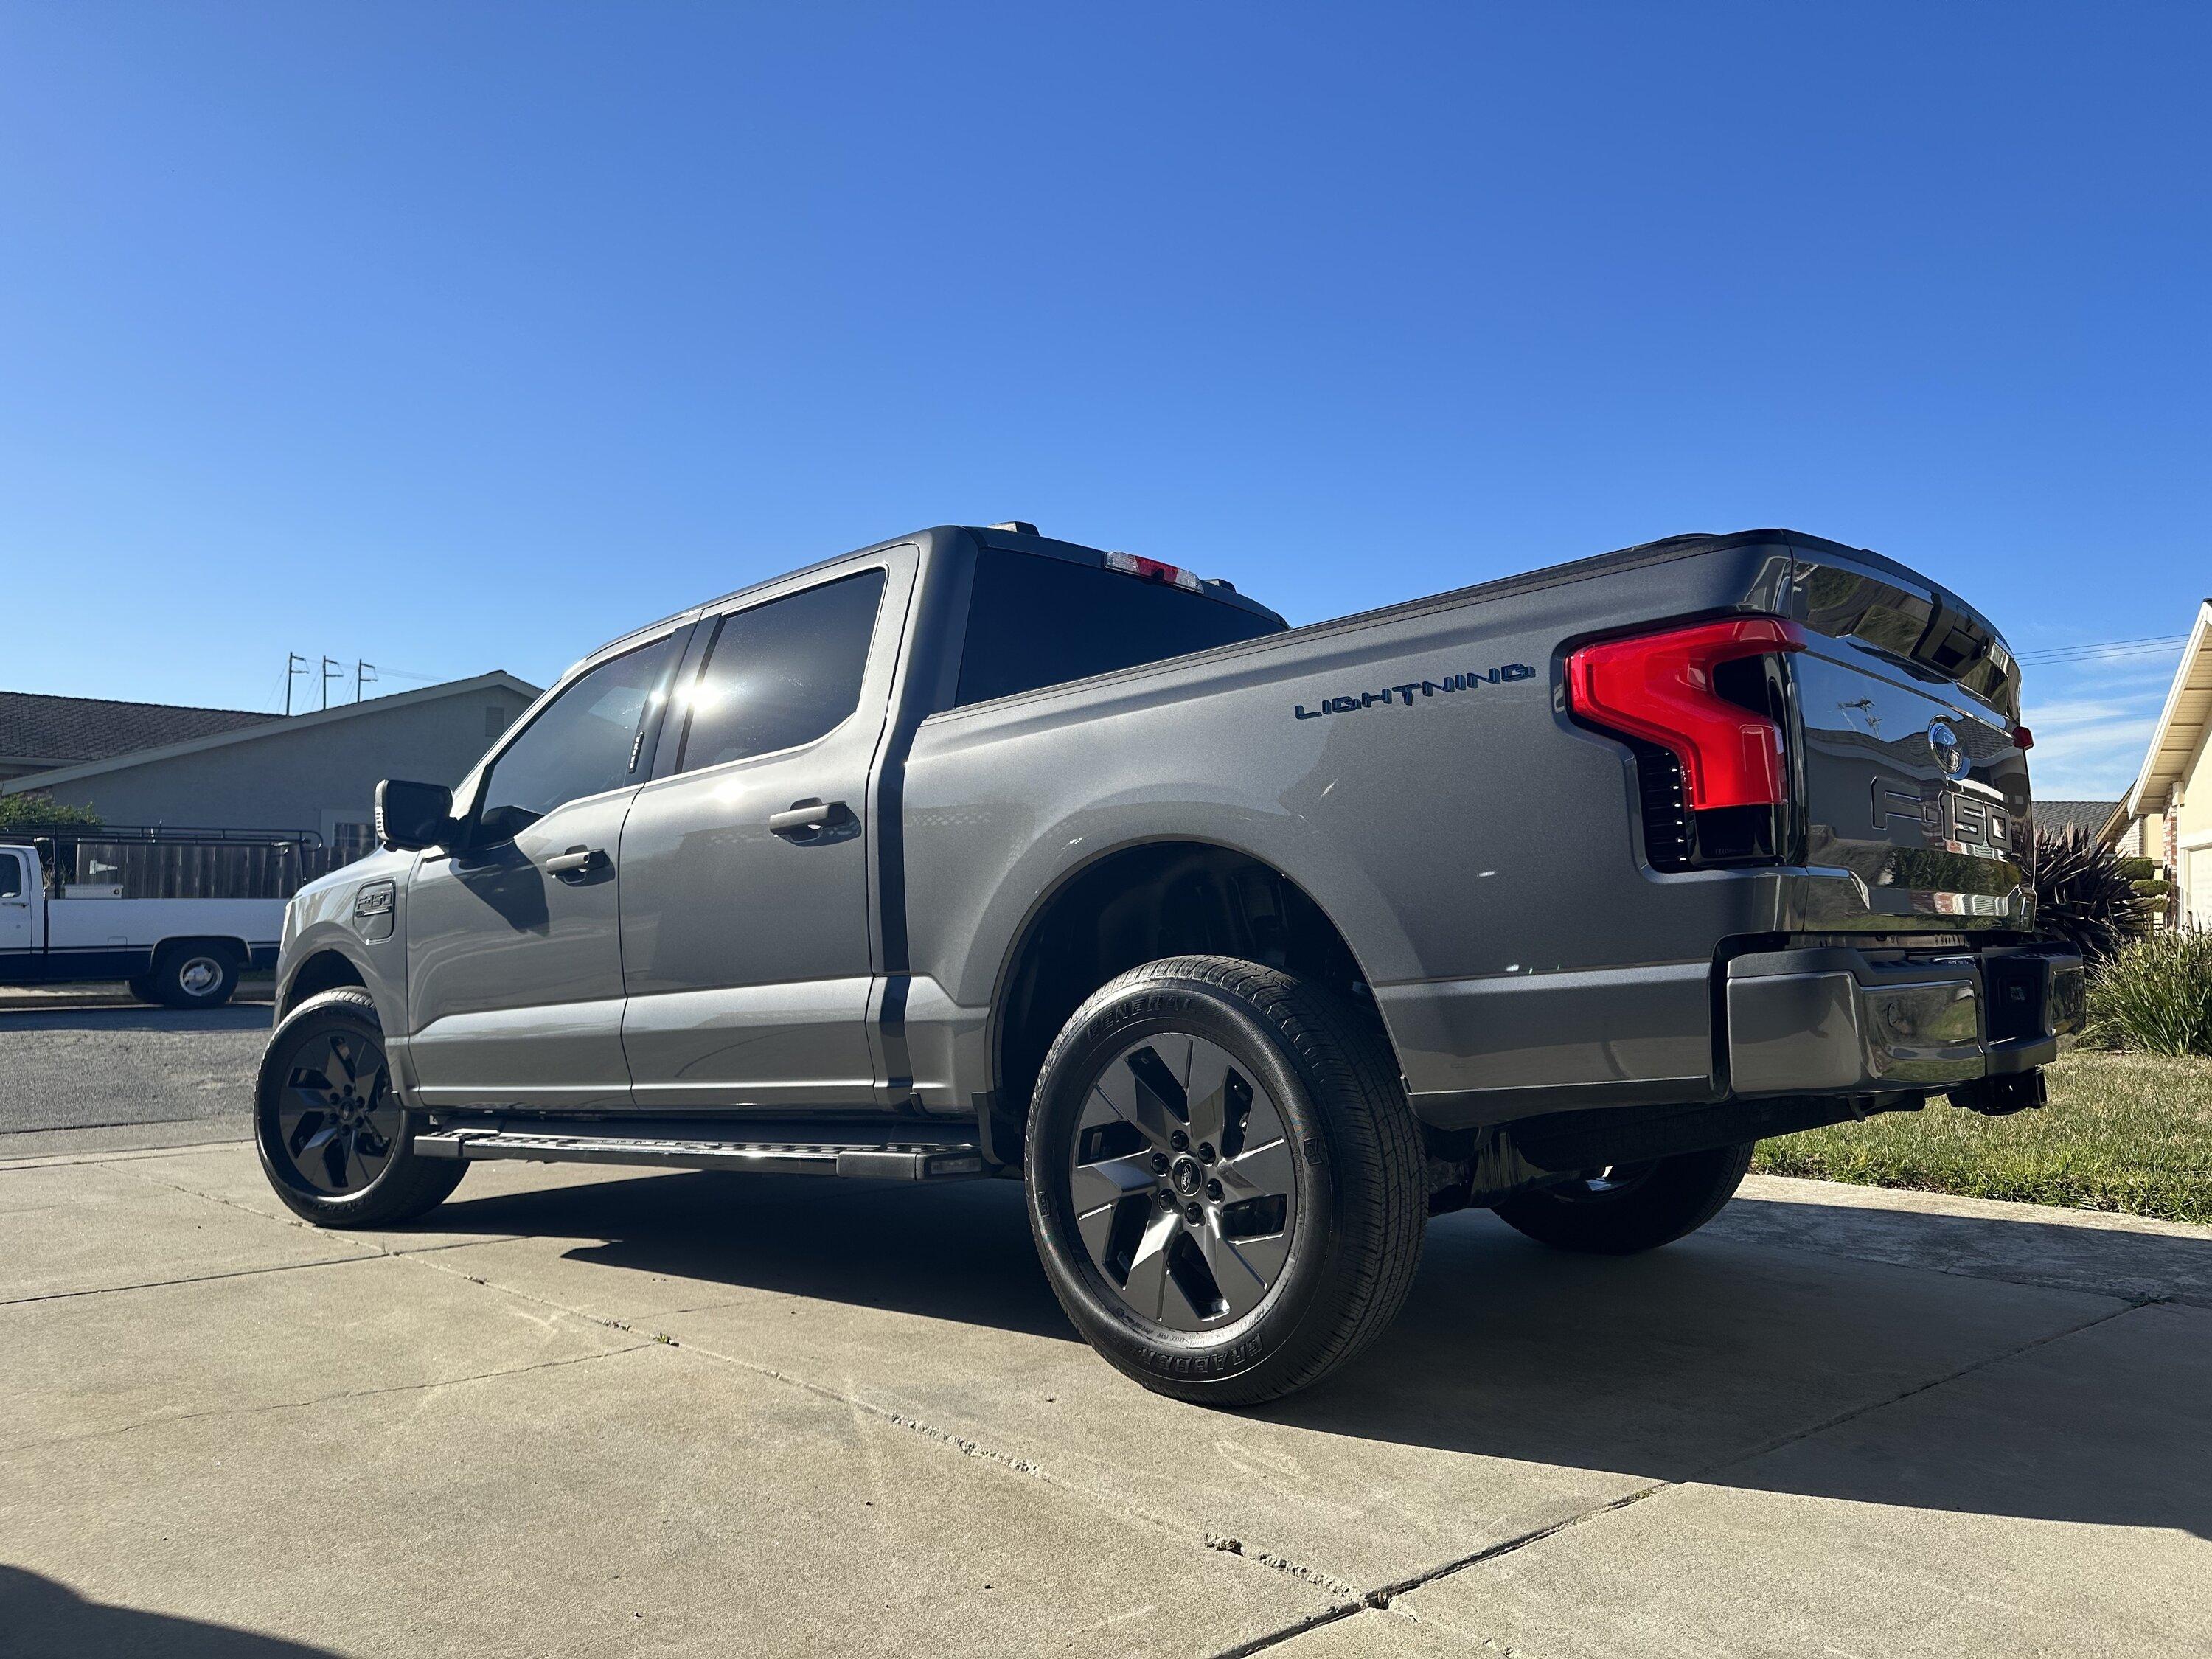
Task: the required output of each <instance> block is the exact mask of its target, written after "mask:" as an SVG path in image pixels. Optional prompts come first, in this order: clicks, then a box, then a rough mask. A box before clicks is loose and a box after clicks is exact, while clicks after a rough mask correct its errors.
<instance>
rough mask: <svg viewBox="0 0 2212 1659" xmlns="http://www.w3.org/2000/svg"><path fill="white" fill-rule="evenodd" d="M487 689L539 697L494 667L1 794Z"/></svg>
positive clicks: (266, 718)
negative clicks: (487, 672)
mask: <svg viewBox="0 0 2212 1659" xmlns="http://www.w3.org/2000/svg"><path fill="white" fill-rule="evenodd" d="M489 690H507V691H512V692H513V693H514V694H515V695H516V696H520V697H521V698H523V699H524V700H525V701H526V702H536V701H537V700H538V696H540V695H541V694H540V692H539V690H538V687H536V686H534V685H532V684H530V683H529V682H528V681H527V680H520V679H517V678H515V677H514V676H513V675H512V674H510V673H508V672H507V671H506V670H505V669H503V668H495V669H494V670H492V671H491V672H490V673H489V674H478V675H477V676H476V677H475V678H472V679H465V680H447V681H445V682H444V683H442V684H438V685H426V686H422V687H421V688H419V689H418V690H413V691H400V692H396V693H394V694H393V695H392V696H388V697H369V698H366V699H364V700H363V701H362V702H349V703H345V704H343V705H342V706H341V707H339V708H319V709H317V710H315V711H314V712H313V714H294V715H292V716H291V717H290V718H289V719H287V718H285V717H284V716H283V715H279V714H259V715H256V716H254V720H253V723H252V725H250V726H237V727H234V728H233V729H231V730H228V731H218V732H207V733H204V735H201V736H198V737H191V738H183V739H180V740H178V741H173V742H168V743H161V744H155V746H154V747H152V748H149V749H138V750H131V751H130V752H129V753H127V754H120V755H113V756H110V757H106V758H105V759H100V760H94V761H87V762H85V763H82V764H80V765H76V766H58V767H56V768H54V769H52V770H51V771H45V772H33V773H31V774H30V775H27V776H25V777H20V778H9V779H8V780H6V781H0V795H18V794H21V793H23V792H24V791H26V790H30V789H47V788H51V787H53V786H54V785H56V784H58V783H74V782H76V780H78V779H79V778H88V777H96V776H98V775H100V774H102V773H106V772H119V771H122V770H124V769H125V768H127V767H132V766H143V765H145V764H147V763H149V762H152V761H164V760H171V759H173V758H174V757H177V756H179V755H193V754H197V753H199V752H200V751H201V750H208V749H219V748H222V747H224V746H226V745H228V744H235V743H252V742H254V741H256V740H257V739H259V738H267V737H273V736H274V735H276V733H277V732H305V731H309V730H312V729H313V728H316V727H319V726H332V725H337V724H339V723H341V722H343V721H345V720H358V719H359V718H361V716H362V715H364V714H381V713H384V712H386V711H387V710H390V709H394V708H405V707H407V706H408V705H409V704H410V703H421V702H435V700H437V699H438V698H441V697H457V696H466V695H468V694H469V693H471V692H480V691H489ZM64 701H69V699H64ZM200 712H203V713H205V712H208V711H205V710H203V711H200ZM232 712H238V711H232Z"/></svg>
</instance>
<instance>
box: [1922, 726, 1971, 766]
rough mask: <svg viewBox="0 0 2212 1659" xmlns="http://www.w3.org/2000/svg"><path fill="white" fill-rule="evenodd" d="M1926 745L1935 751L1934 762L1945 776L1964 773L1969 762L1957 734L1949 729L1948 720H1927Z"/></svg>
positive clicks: (1963, 745) (1964, 747)
mask: <svg viewBox="0 0 2212 1659" xmlns="http://www.w3.org/2000/svg"><path fill="white" fill-rule="evenodd" d="M1928 746H1929V748H1930V749H1931V750H1934V751H1935V753H1936V765H1938V766H1940V767H1942V769H1943V775H1944V776H1945V777H1947V778H1963V777H1965V776H1966V768H1967V767H1968V765H1969V764H1970V763H1969V761H1968V760H1967V758H1966V745H1965V744H1962V743H1960V741H1959V734H1958V733H1957V732H1954V731H1953V730H1952V729H1951V726H1950V723H1949V722H1948V721H1947V720H1930V721H1929V723H1928Z"/></svg>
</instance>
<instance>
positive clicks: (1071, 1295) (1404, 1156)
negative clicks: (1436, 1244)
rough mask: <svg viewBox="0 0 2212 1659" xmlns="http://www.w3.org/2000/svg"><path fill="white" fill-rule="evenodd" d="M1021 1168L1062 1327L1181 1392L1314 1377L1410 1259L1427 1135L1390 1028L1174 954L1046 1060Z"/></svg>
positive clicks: (1237, 1397)
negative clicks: (1411, 1105) (1404, 1084)
mask: <svg viewBox="0 0 2212 1659" xmlns="http://www.w3.org/2000/svg"><path fill="white" fill-rule="evenodd" d="M1146 1056H1149V1059H1147V1058H1146ZM1208 1080H1212V1087H1211V1088H1207V1087H1206V1082H1207V1081H1208ZM1186 1081H1195V1082H1196V1083H1197V1085H1198V1086H1196V1087H1194V1088H1190V1089H1188V1090H1187V1089H1185V1088H1184V1087H1183V1084H1184V1083H1185V1082H1186ZM1153 1085H1157V1087H1154V1086H1153ZM1117 1101H1118V1102H1119V1103H1118V1104H1117V1103H1116V1102H1117ZM1217 1135H1218V1137H1219V1144H1218V1145H1216V1144H1215V1143H1214V1140H1213V1139H1211V1137H1214V1136H1217ZM1024 1164H1025V1173H1026V1175H1027V1177H1028V1183H1027V1184H1028V1194H1029V1209H1030V1231H1031V1233H1032V1234H1033V1236H1034V1237H1035V1238H1036V1245H1037V1254H1038V1255H1039V1256H1040V1257H1041V1258H1042V1261H1043V1263H1044V1269H1045V1274H1046V1277H1047V1278H1048V1279H1049V1280H1050V1281H1051V1284H1052V1287H1053V1291H1054V1294H1056V1295H1057V1296H1058V1297H1059V1298H1060V1305H1061V1307H1063V1308H1065V1309H1066V1311H1067V1316H1068V1317H1069V1318H1070V1319H1071V1320H1072V1321H1073V1322H1074V1324H1075V1327H1076V1328H1077V1329H1078V1330H1079V1331H1080V1332H1081V1333H1082V1334H1083V1335H1084V1337H1085V1339H1086V1340H1088V1341H1089V1342H1090V1343H1091V1346H1093V1347H1095V1348H1097V1350H1098V1352H1100V1353H1101V1354H1102V1355H1103V1356H1104V1357H1105V1358H1106V1359H1107V1360H1108V1361H1109V1362H1110V1363H1111V1364H1114V1365H1115V1366H1116V1367H1118V1368H1119V1369H1120V1370H1122V1371H1124V1372H1126V1373H1127V1375H1128V1376H1132V1377H1133V1378H1135V1379H1136V1380H1137V1381H1138V1382H1139V1383H1143V1384H1144V1385H1145V1386H1146V1388H1148V1389H1153V1390H1154V1391H1156V1392H1158V1393H1160V1394H1164V1395H1172V1396H1174V1397H1175V1398H1176V1399H1180V1400H1192V1401H1203V1402H1206V1403H1208V1404H1212V1405H1223V1406H1241V1405H1252V1404H1255V1403H1257V1402H1259V1401H1265V1400H1276V1399H1279V1398H1281V1397H1282V1396H1284V1395H1289V1394H1294V1393H1296V1392H1297V1390H1299V1389H1304V1388H1308V1387H1310V1386H1311V1385H1312V1384H1313V1383H1316V1382H1318V1381H1320V1380H1321V1378H1322V1377H1323V1376H1326V1375H1328V1373H1329V1372H1330V1371H1332V1370H1335V1369H1336V1368H1337V1367H1338V1366H1340V1365H1341V1364H1344V1363H1345V1362H1346V1361H1347V1360H1349V1359H1351V1358H1352V1357H1353V1356H1354V1355H1356V1354H1357V1353H1358V1352H1360V1350H1361V1349H1363V1348H1364V1347H1365V1346H1367V1344H1368V1343H1370V1342H1371V1341H1372V1340H1374V1339H1375V1338H1376V1336H1377V1335H1379V1334H1381V1333H1382V1331H1383V1329H1384V1328H1385V1327H1387V1326H1388V1325H1389V1322H1390V1321H1391V1319H1392V1317H1393V1316H1395V1315H1396V1313H1397V1311H1398V1309H1399V1307H1400V1305H1401V1304H1402V1303H1403V1302H1404V1301H1405V1299H1406V1292H1407V1290H1408V1289H1410V1288H1411V1286H1412V1285H1413V1271H1414V1269H1415V1267H1418V1266H1419V1262H1420V1256H1421V1241H1422V1235H1423V1233H1424V1231H1425V1228H1426V1225H1427V1218H1428V1195H1427V1188H1426V1186H1425V1180H1424V1171H1425V1164H1424V1160H1423V1154H1422V1146H1421V1137H1420V1132H1419V1127H1418V1126H1417V1125H1416V1124H1415V1122H1414V1121H1413V1114H1412V1112H1411V1111H1410V1110H1409V1109H1407V1104H1406V1097H1405V1094H1404V1092H1403V1091H1402V1089H1401V1086H1400V1084H1399V1080H1398V1074H1397V1066H1396V1064H1395V1060H1394V1059H1393V1057H1392V1055H1391V1053H1390V1048H1389V1043H1388V1042H1386V1041H1385V1039H1384V1037H1383V1033H1382V1030H1381V1029H1380V1027H1379V1025H1378V1024H1376V1022H1375V1021H1373V1020H1372V1019H1371V1018H1368V1017H1365V1016H1363V1015H1362V1014H1361V1013H1360V1012H1357V1011H1356V1010H1354V1009H1353V1008H1352V1007H1351V1006H1349V1005H1348V1004H1346V1003H1345V1002H1343V1001H1341V1000H1339V999H1337V998H1336V997H1335V996H1334V995H1332V994H1329V993H1328V992H1326V991H1323V990H1322V989H1321V988H1320V987H1316V986H1313V985H1310V984H1307V983H1305V982H1304V981H1301V980H1299V979H1297V978H1295V977H1293V976H1292V975H1289V974H1285V973H1283V972H1280V971H1279V970H1277V969H1273V968H1267V967H1262V966H1261V965H1260V964H1258V963H1250V962H1242V961H1237V960H1236V959H1233V958H1231V957H1172V958H1170V959H1168V960H1166V961H1163V962H1155V963H1149V964H1147V965H1146V966H1145V967H1142V968H1138V969H1133V970H1131V971H1130V972H1128V973H1126V974H1124V975H1121V977H1120V978H1118V979H1116V980H1114V981H1111V982H1110V983H1109V984H1108V985H1106V986H1104V987H1102V988H1101V989H1100V990H1098V991H1097V992H1096V993H1095V994H1092V996H1091V999H1090V1000H1088V1001H1086V1002H1085V1004H1084V1005H1083V1006H1081V1007H1080V1008H1079V1009H1077V1010H1076V1011H1075V1012H1074V1014H1073V1016H1072V1017H1071V1018H1069V1020H1068V1022H1067V1024H1066V1025H1065V1026H1064V1027H1062V1028H1061V1030H1060V1035H1059V1036H1058V1037H1056V1038H1055V1039H1054V1042H1053V1044H1052V1048H1051V1049H1050V1050H1049V1051H1048V1053H1047V1054H1046V1055H1045V1059H1044V1064H1043V1066H1042V1070H1041V1072H1040V1074H1039V1076H1038V1079H1037V1085H1036V1106H1035V1109H1034V1111H1033V1112H1032V1114H1031V1116H1030V1129H1029V1136H1028V1147H1027V1150H1026V1152H1025V1153H1024ZM1079 1188H1080V1194H1079ZM1276 1188H1279V1189H1280V1190H1279V1191H1278V1190H1274V1189H1276ZM1193 1217H1195V1218H1196V1220H1195V1221H1194V1220H1193V1219H1192V1218H1193ZM1178 1241H1180V1242H1178ZM1217 1268H1218V1270H1219V1271H1218V1273H1217V1272H1216V1269H1217Z"/></svg>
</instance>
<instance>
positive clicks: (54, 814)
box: [0, 789, 100, 833]
mask: <svg viewBox="0 0 2212 1659" xmlns="http://www.w3.org/2000/svg"><path fill="white" fill-rule="evenodd" d="M58 824H81V825H83V826H85V827H87V828H89V829H98V828H99V827H100V814H99V813H97V812H95V811H93V810H92V809H91V808H90V807H88V806H64V805H63V804H62V803H61V802H59V801H58V800H56V799H54V798H53V797H52V795H49V794H46V793H43V792H42V791H40V790H36V789H33V790H30V791H27V793H23V794H20V795H0V829H5V830H9V831H11V832H16V833H20V832H21V831H23V830H27V829H52V828H54V827H55V826H56V825H58Z"/></svg>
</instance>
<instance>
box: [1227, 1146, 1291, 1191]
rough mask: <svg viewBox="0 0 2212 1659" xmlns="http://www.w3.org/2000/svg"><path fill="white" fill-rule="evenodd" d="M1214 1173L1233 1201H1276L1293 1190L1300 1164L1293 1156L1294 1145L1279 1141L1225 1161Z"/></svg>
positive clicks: (1257, 1147)
mask: <svg viewBox="0 0 2212 1659" xmlns="http://www.w3.org/2000/svg"><path fill="white" fill-rule="evenodd" d="M1213 1173H1214V1176H1215V1177H1216V1178H1217V1179H1218V1180H1219V1182H1221V1185H1222V1188H1223V1190H1225V1192H1227V1193H1228V1194H1230V1196H1231V1200H1232V1201H1236V1200H1243V1199H1248V1198H1273V1197H1275V1196H1276V1195H1277V1194H1281V1193H1287V1192H1289V1191H1290V1190H1291V1185H1292V1183H1293V1182H1295V1181H1296V1180H1297V1160H1296V1159H1295V1158H1292V1157H1291V1143H1290V1142H1289V1141H1287V1140H1284V1139H1279V1138H1278V1139H1274V1140H1271V1141H1268V1142H1267V1143H1266V1144H1265V1145H1264V1146H1255V1147H1253V1148H1252V1149H1251V1150H1250V1151H1249V1152H1242V1153H1239V1154H1238V1155H1237V1157H1235V1158H1224V1159H1222V1160H1221V1162H1220V1163H1218V1164H1215V1165H1214V1166H1213Z"/></svg>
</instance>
